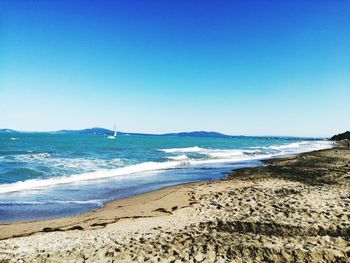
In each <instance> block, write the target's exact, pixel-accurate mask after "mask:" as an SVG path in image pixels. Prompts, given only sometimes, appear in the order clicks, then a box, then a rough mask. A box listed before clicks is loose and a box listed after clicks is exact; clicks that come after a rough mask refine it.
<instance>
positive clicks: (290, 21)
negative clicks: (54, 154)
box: [0, 0, 350, 136]
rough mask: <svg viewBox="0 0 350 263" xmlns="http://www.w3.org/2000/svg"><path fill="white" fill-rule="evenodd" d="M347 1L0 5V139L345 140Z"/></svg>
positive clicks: (52, 0) (3, 1)
mask: <svg viewBox="0 0 350 263" xmlns="http://www.w3.org/2000/svg"><path fill="white" fill-rule="evenodd" d="M349 116H350V1H347V0H343V1H341V0H329V1H322V0H321V1H320V0H318V1H302V0H299V1H298V0H296V1H272V0H271V1H268V0H256V1H243V0H242V1H214V0H212V1H198V0H186V1H185V0H184V1H164V0H150V1H137V0H135V1H125V0H119V1H118V0H116V1H74V0H69V1H68V0H66V1H65V0H47V1H46V0H42V1H39V0H36V1H30V0H23V1H16V0H0V128H5V127H6V128H13V129H20V130H56V129H63V128H66V129H80V128H86V127H94V126H100V127H106V128H112V127H113V123H114V122H115V123H116V124H117V127H118V129H119V130H123V131H129V132H152V133H163V132H176V131H191V130H215V131H219V132H224V133H228V134H245V135H267V134H269V135H271V134H272V135H301V136H329V135H332V134H333V133H337V132H341V131H343V130H349V129H350V117H349Z"/></svg>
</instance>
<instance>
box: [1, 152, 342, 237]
mask: <svg viewBox="0 0 350 263" xmlns="http://www.w3.org/2000/svg"><path fill="white" fill-rule="evenodd" d="M334 147H336V146H332V148H327V149H321V150H313V151H310V152H304V153H299V154H298V153H296V154H288V155H282V156H275V157H266V158H263V159H256V160H255V159H253V160H246V161H242V163H250V162H252V161H255V162H256V163H261V165H257V166H247V167H241V168H237V169H232V170H230V171H229V172H227V173H226V174H225V176H223V177H221V178H218V179H213V180H200V181H192V182H185V183H178V184H174V185H169V186H164V187H161V188H159V189H156V190H150V191H146V192H143V193H140V194H135V195H131V196H129V197H125V198H121V199H114V200H110V201H107V202H105V203H103V205H102V206H101V207H97V208H95V209H93V210H90V211H86V212H82V213H77V214H73V215H67V216H61V217H54V218H48V219H37V220H36V219H34V220H19V221H8V222H6V221H5V222H0V230H1V226H3V225H9V224H29V223H39V222H49V221H56V220H60V219H69V218H72V217H79V216H82V215H86V214H89V213H95V212H96V211H98V210H100V209H103V208H104V207H105V206H107V205H108V204H110V203H113V202H117V201H121V200H126V199H130V198H133V197H136V196H142V195H144V194H150V193H153V192H156V191H161V190H164V189H166V188H172V187H176V186H185V185H188V184H197V183H201V182H213V181H214V182H215V181H221V180H226V179H227V178H228V177H229V176H230V174H231V173H232V172H233V171H238V170H242V169H243V170H244V169H250V168H254V167H261V166H262V167H264V164H265V163H266V164H269V163H270V162H272V161H273V160H282V159H286V158H295V157H296V156H298V155H301V154H305V153H311V152H315V151H324V150H329V149H333V148H334ZM2 239H3V238H2V236H1V232H0V240H2Z"/></svg>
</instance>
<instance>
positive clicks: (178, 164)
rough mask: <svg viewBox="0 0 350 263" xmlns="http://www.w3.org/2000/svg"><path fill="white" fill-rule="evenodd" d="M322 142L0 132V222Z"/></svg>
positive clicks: (211, 174)
mask: <svg viewBox="0 0 350 263" xmlns="http://www.w3.org/2000/svg"><path fill="white" fill-rule="evenodd" d="M331 147H332V143H331V142H329V141H326V140H322V139H310V138H283V137H245V136H237V137H227V138H211V137H179V136H141V135H140V136H136V135H135V136H134V135H133V136H127V135H120V136H117V137H116V138H115V139H109V138H108V137H107V136H104V135H79V134H59V133H4V134H0V222H13V221H35V220H43V219H51V218H58V217H66V216H72V215H76V214H80V213H84V212H87V211H91V210H94V209H97V208H99V207H102V206H103V205H104V204H105V203H107V202H110V201H112V200H116V199H121V198H125V197H130V196H133V195H137V194H141V193H145V192H149V191H154V190H157V189H160V188H164V187H167V186H172V185H178V184H183V183H188V182H196V181H204V180H216V179H221V178H225V177H226V176H227V175H228V173H229V172H230V171H231V170H233V169H238V168H243V167H253V166H259V165H263V163H262V162H261V161H262V160H264V159H268V158H275V157H281V156H288V155H294V154H297V153H302V152H309V151H313V150H320V149H327V148H331Z"/></svg>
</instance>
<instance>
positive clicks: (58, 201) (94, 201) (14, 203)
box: [0, 200, 106, 207]
mask: <svg viewBox="0 0 350 263" xmlns="http://www.w3.org/2000/svg"><path fill="white" fill-rule="evenodd" d="M105 201H106V200H86V201H80V200H55V201H27V202H13V201H11V202H0V205H3V206H17V205H18V206H19V205H55V204H60V205H62V204H79V205H80V204H82V205H84V204H96V205H98V206H99V207H102V206H103V203H104V202H105Z"/></svg>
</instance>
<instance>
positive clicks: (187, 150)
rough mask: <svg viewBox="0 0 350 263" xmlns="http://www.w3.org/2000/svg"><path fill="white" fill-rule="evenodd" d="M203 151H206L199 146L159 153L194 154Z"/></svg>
mask: <svg viewBox="0 0 350 263" xmlns="http://www.w3.org/2000/svg"><path fill="white" fill-rule="evenodd" d="M203 150H206V149H204V148H201V147H198V146H194V147H186V148H170V149H159V151H162V152H166V153H194V152H201V151H203Z"/></svg>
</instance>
